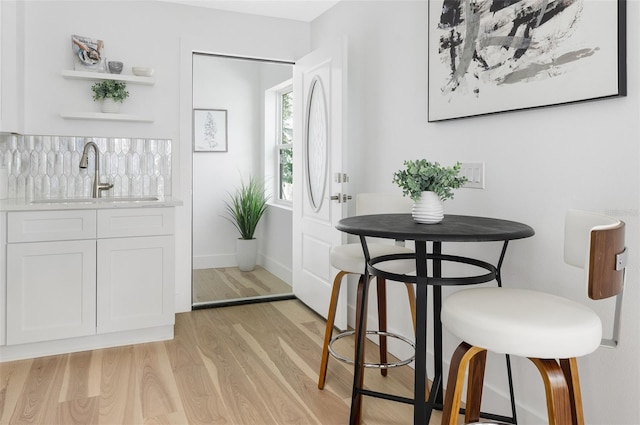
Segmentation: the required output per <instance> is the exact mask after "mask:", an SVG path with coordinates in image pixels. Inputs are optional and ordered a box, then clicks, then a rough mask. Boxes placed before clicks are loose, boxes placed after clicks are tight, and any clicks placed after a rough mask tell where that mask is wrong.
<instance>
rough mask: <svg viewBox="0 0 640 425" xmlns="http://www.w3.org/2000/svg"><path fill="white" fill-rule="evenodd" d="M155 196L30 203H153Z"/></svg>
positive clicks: (50, 200)
mask: <svg viewBox="0 0 640 425" xmlns="http://www.w3.org/2000/svg"><path fill="white" fill-rule="evenodd" d="M158 200H159V198H158V197H156V196H122V197H113V198H49V199H36V200H33V201H31V203H32V204H80V203H87V204H102V203H113V202H153V201H158Z"/></svg>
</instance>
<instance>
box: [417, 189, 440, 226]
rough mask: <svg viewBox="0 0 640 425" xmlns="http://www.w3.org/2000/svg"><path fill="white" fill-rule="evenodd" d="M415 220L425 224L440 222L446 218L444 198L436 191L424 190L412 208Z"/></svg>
mask: <svg viewBox="0 0 640 425" xmlns="http://www.w3.org/2000/svg"><path fill="white" fill-rule="evenodd" d="M411 215H412V216H413V220H414V221H416V222H418V223H423V224H435V223H440V222H441V221H442V220H443V219H444V205H443V204H442V199H440V197H439V196H438V195H437V194H436V193H435V192H422V194H421V195H420V198H419V199H418V200H417V201H416V202H415V203H414V204H413V209H412V210H411Z"/></svg>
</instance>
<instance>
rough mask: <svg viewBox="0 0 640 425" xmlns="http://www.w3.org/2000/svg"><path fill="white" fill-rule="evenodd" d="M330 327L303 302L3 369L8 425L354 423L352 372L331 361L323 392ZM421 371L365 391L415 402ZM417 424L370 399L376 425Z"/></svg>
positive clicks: (368, 411)
mask: <svg viewBox="0 0 640 425" xmlns="http://www.w3.org/2000/svg"><path fill="white" fill-rule="evenodd" d="M324 324H325V321H324V319H322V318H320V317H319V316H317V315H316V314H315V313H313V312H312V311H311V310H309V309H308V308H307V307H306V306H304V305H303V304H302V303H300V302H299V301H297V300H288V301H277V302H272V303H262V304H252V305H241V306H233V307H223V308H217V309H207V310H198V311H193V312H190V313H181V314H178V315H177V316H176V327H175V339H174V340H172V341H166V342H159V343H150V344H140V345H133V346H124V347H117V348H108V349H103V350H95V351H88V352H81V353H73V354H68V355H60V356H51V357H44V358H37V359H31V360H22V361H15V362H7V363H1V364H0V424H47V425H53V424H65V425H72V424H109V425H111V424H145V425H151V424H252V425H253V424H259V425H261V424H346V423H348V418H349V404H350V394H351V392H350V391H351V384H352V368H351V367H350V366H348V365H345V364H343V363H340V362H338V361H336V360H334V359H330V362H329V373H328V376H327V384H326V386H325V389H324V390H322V391H321V390H318V389H317V377H318V375H317V373H318V368H319V364H320V353H321V344H322V334H323V329H324ZM346 343H348V341H347V342H346ZM374 348H375V346H373V345H372V346H370V347H368V352H369V353H371V354H373V353H375V350H374ZM351 349H352V348H351ZM412 372H413V369H411V368H409V367H401V368H397V369H393V370H390V371H389V375H388V376H387V377H386V378H383V377H381V376H380V374H379V372H378V371H375V370H369V369H368V370H367V372H366V377H365V383H366V384H367V386H368V387H370V388H373V389H376V390H384V391H387V392H389V391H391V392H395V393H396V394H399V395H404V396H409V395H410V394H411V392H412V390H411V387H412V382H413V373H412ZM412 419H413V416H412V407H411V406H409V405H404V404H401V403H394V402H390V401H386V400H379V399H371V398H367V397H365V398H364V418H363V421H364V423H365V424H367V425H373V424H385V425H392V424H407V423H411V422H412ZM439 421H440V415H439V412H435V414H434V417H432V419H431V424H436V423H439Z"/></svg>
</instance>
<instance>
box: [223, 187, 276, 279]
mask: <svg viewBox="0 0 640 425" xmlns="http://www.w3.org/2000/svg"><path fill="white" fill-rule="evenodd" d="M229 196H230V201H229V202H227V201H225V205H226V209H227V213H228V215H229V216H228V217H226V218H227V219H228V220H229V221H231V223H232V224H233V225H234V227H235V228H236V229H237V230H238V232H240V238H238V240H237V241H236V260H237V262H238V268H239V269H240V270H241V271H245V272H247V271H251V270H253V269H254V268H255V266H256V259H257V256H258V241H257V239H255V237H254V235H255V231H256V228H257V227H258V223H259V222H260V219H261V218H262V216H263V215H264V213H265V212H266V210H267V201H268V200H269V196H268V195H267V194H266V191H265V188H264V184H262V182H260V181H258V180H257V179H255V178H254V177H249V181H248V182H247V183H245V182H244V181H242V182H241V183H240V187H239V188H237V189H236V191H235V192H234V193H233V194H229Z"/></svg>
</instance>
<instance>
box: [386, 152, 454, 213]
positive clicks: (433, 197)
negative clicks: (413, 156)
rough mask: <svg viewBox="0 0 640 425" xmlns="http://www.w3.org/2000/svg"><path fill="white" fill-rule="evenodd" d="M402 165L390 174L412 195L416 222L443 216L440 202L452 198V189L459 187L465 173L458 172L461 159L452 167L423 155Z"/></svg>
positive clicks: (404, 192) (405, 191) (406, 194)
mask: <svg viewBox="0 0 640 425" xmlns="http://www.w3.org/2000/svg"><path fill="white" fill-rule="evenodd" d="M404 166H405V168H404V169H403V170H398V171H396V172H395V173H394V174H393V182H394V183H396V184H397V185H398V186H399V187H400V189H402V193H403V194H404V195H405V196H408V197H410V198H411V199H413V201H414V204H413V210H412V214H413V219H414V220H415V221H416V222H418V223H424V224H434V223H439V222H441V221H442V220H443V219H444V205H443V202H444V201H445V200H447V199H453V189H458V188H460V187H462V186H463V185H464V184H465V183H466V182H467V178H466V177H465V176H461V175H459V173H460V163H459V162H457V163H456V164H455V165H454V166H452V167H444V166H441V165H440V164H439V163H437V162H429V161H427V160H426V159H419V160H415V161H404Z"/></svg>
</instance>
